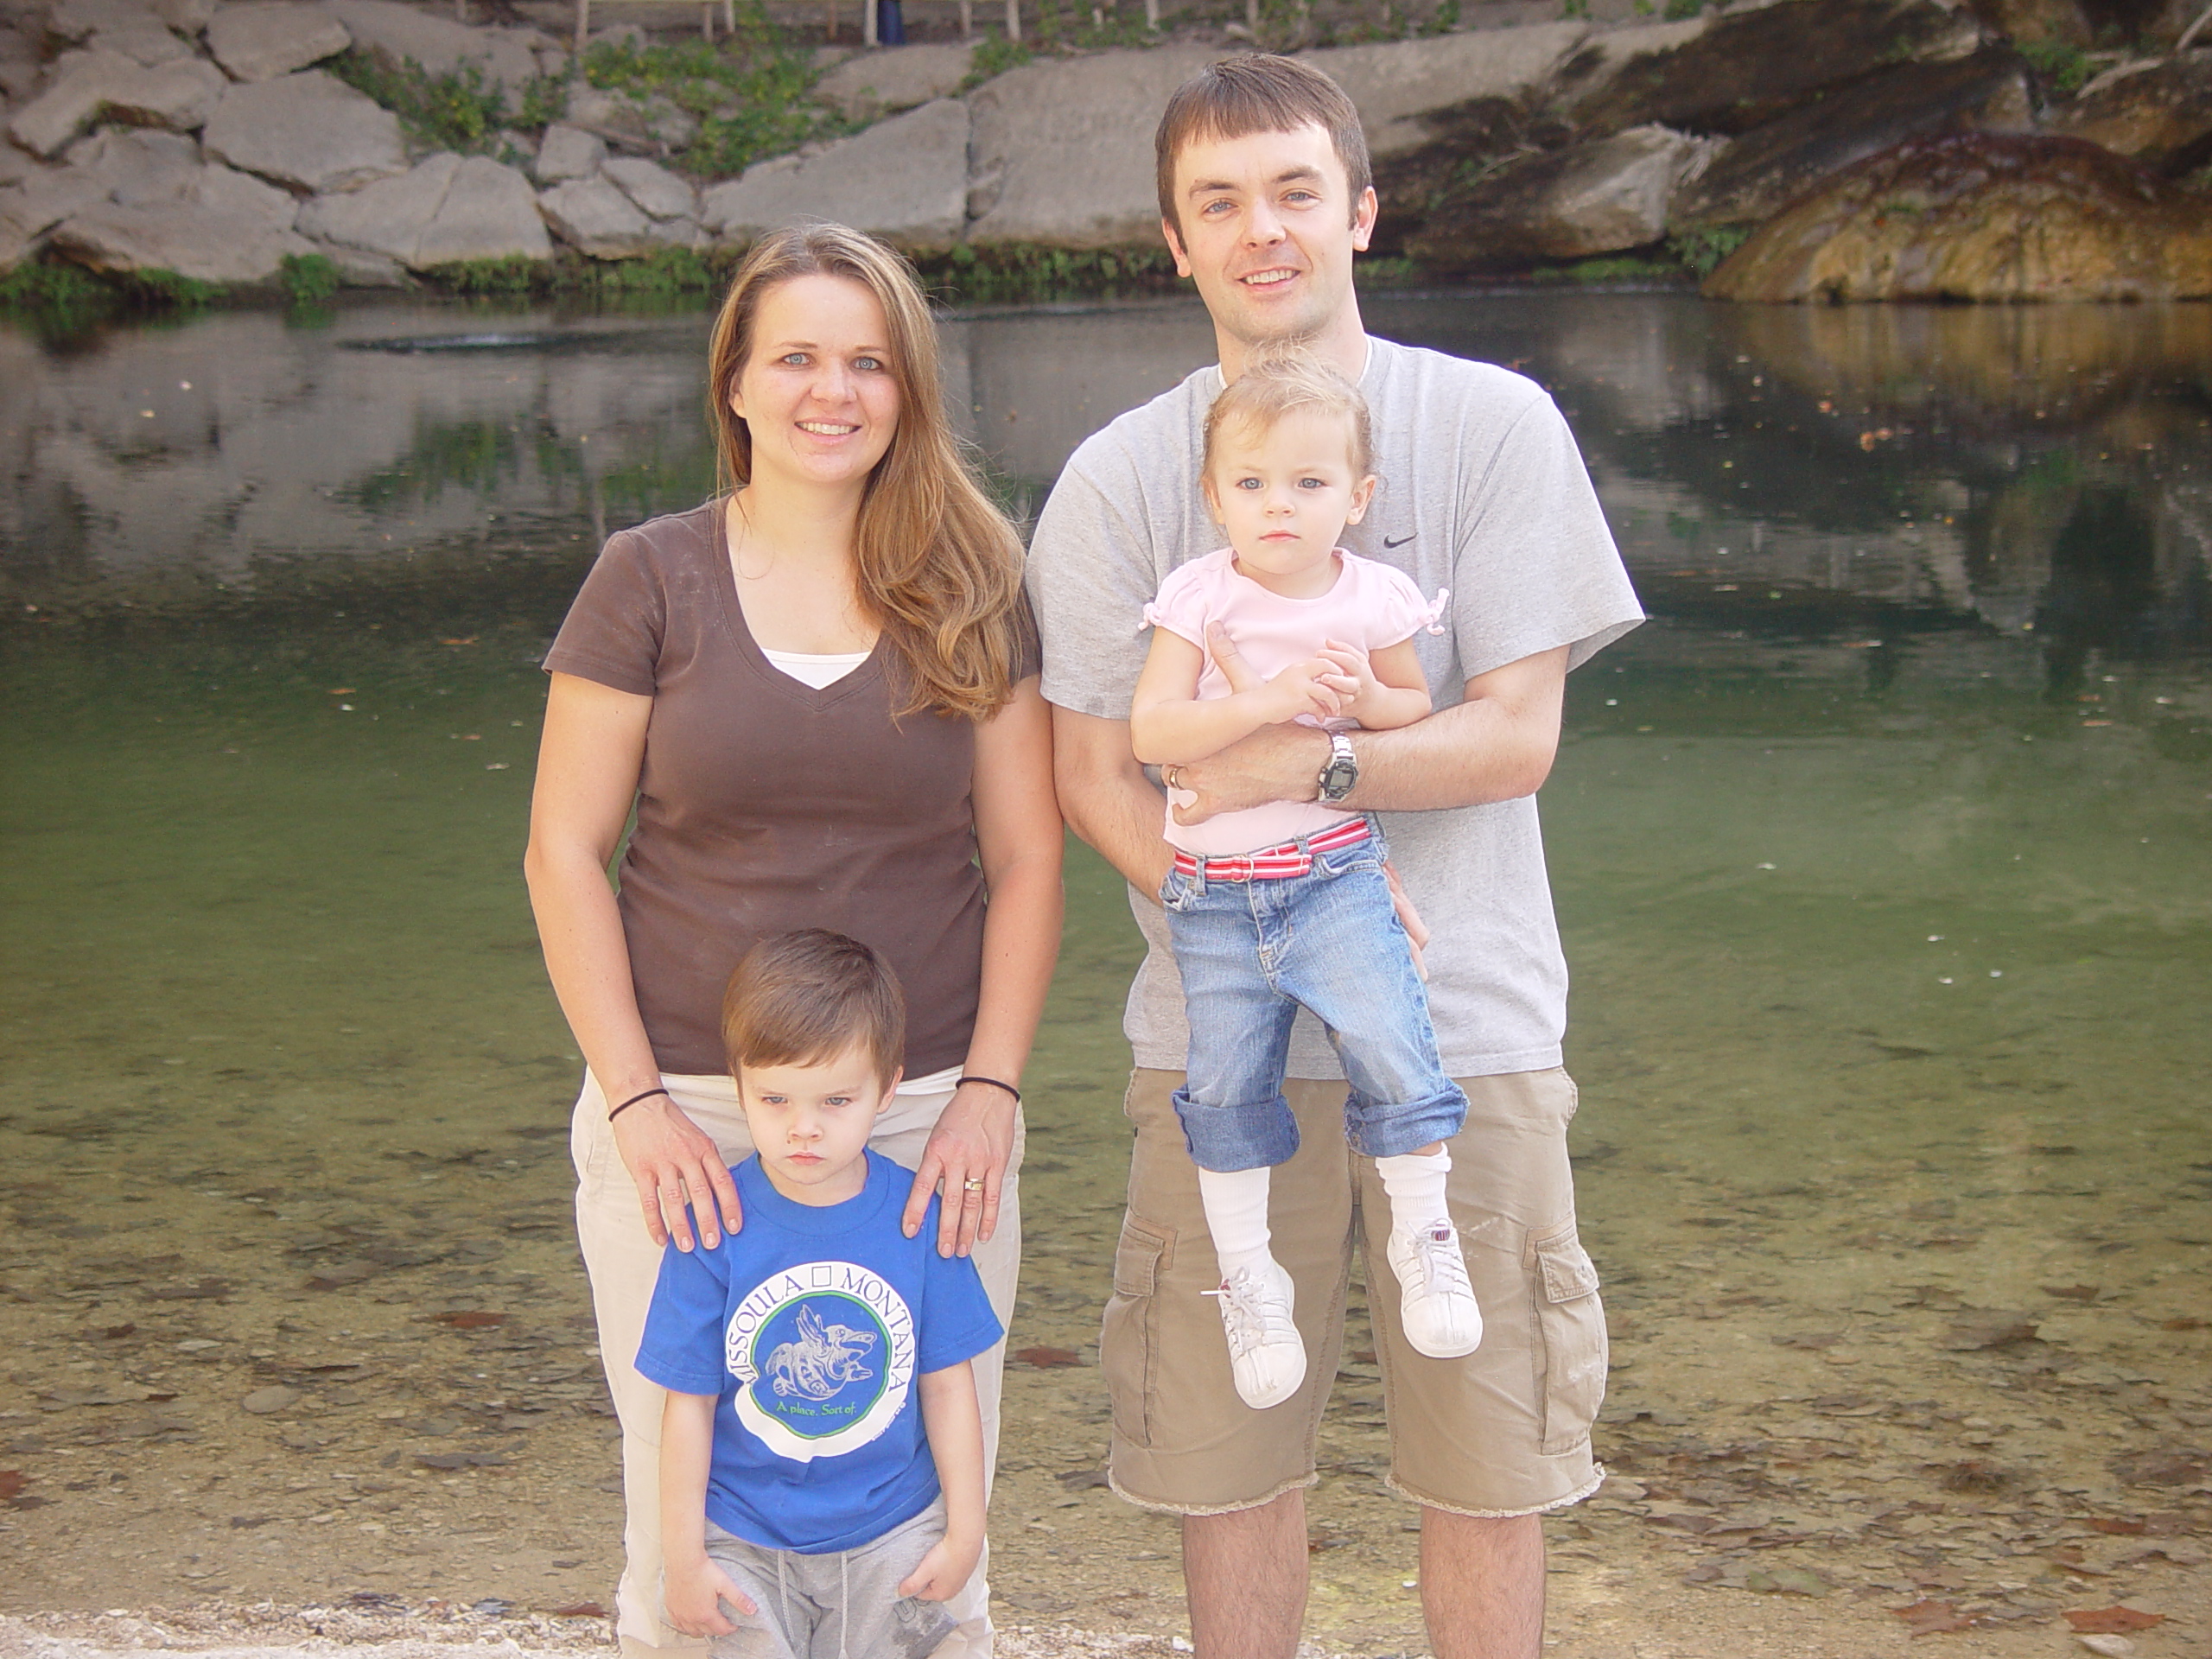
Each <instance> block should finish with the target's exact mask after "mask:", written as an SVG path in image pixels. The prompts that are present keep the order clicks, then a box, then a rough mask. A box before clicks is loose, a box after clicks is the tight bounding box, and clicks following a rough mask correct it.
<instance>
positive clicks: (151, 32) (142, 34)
mask: <svg viewBox="0 0 2212 1659" xmlns="http://www.w3.org/2000/svg"><path fill="white" fill-rule="evenodd" d="M89 44H91V45H93V46H97V47H101V48H105V49H106V50H107V51H110V52H117V53H120V54H122V55H123V56H124V57H126V58H129V59H130V60H131V61H132V62H134V63H143V64H144V65H145V66H146V67H148V68H151V67H154V66H155V65H156V64H161V63H174V62H175V61H176V60H178V59H179V58H188V57H190V56H191V55H192V48H190V47H188V46H187V45H186V44H185V43H184V42H183V41H180V40H179V39H177V37H176V36H175V35H174V34H172V33H170V31H169V29H168V25H167V24H166V23H163V22H162V21H161V20H160V19H159V18H157V17H156V16H153V15H152V14H151V13H148V14H147V15H146V16H143V17H139V18H134V19H132V20H131V21H130V22H128V23H126V24H124V26H123V27H122V28H120V29H100V30H99V31H98V32H97V33H95V34H94V35H92V39H91V41H90V42H89Z"/></svg>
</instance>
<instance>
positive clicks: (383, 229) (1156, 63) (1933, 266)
mask: <svg viewBox="0 0 2212 1659" xmlns="http://www.w3.org/2000/svg"><path fill="white" fill-rule="evenodd" d="M2094 3H2095V4H2101V5H2103V6H2105V7H2106V8H2107V10H2110V9H2111V8H2113V7H2114V6H2119V5H2132V6H2133V10H2131V11H2129V12H2128V13H2127V15H2126V17H2125V18H2120V17H2119V16H2118V14H2117V13H2114V14H2113V16H2105V15H2103V14H2102V13H2098V12H2093V11H2087V10H2082V8H2081V7H2079V6H2077V5H2076V3H2075V0H1981V3H1980V4H1979V6H1978V8H1977V9H1969V8H1968V7H1967V6H1965V5H1958V4H1947V3H1942V0H1771V3H1765V4H1758V3H1748V4H1746V3H1738V4H1736V5H1733V6H1731V7H1727V8H1726V9H1725V10H1724V9H1720V8H1719V7H1713V8H1711V9H1707V10H1700V11H1694V15H1688V16H1683V15H1675V14H1681V13H1684V12H1688V11H1693V8H1694V0H1688V3H1685V0H1670V3H1669V5H1668V7H1667V11H1668V13H1669V14H1670V15H1669V16H1665V17H1659V18H1656V19H1654V18H1652V17H1651V16H1649V10H1650V9H1649V4H1648V3H1646V4H1644V5H1643V7H1642V8H1641V10H1640V14H1639V13H1638V12H1631V13H1630V15H1629V16H1626V17H1625V18H1619V19H1616V20H1614V21H1611V22H1605V21H1597V20H1593V19H1592V17H1591V16H1589V12H1590V7H1589V4H1588V0H1567V3H1566V4H1563V5H1562V6H1561V8H1560V10H1561V11H1562V12H1563V13H1567V14H1574V15H1567V16H1560V17H1558V18H1556V19H1554V20H1551V21H1529V15H1530V12H1531V10H1532V9H1531V8H1530V7H1529V6H1526V5H1522V6H1519V7H1517V8H1515V9H1511V10H1510V11H1507V12H1501V11H1500V10H1499V9H1498V8H1497V7H1491V8H1489V9H1488V10H1485V11H1484V16H1483V21H1484V22H1486V23H1488V24H1490V25H1492V26H1485V27H1478V28H1465V29H1459V30H1457V31H1456V32H1446V33H1441V34H1429V35H1421V36H1420V37H1417V38H1408V39H1398V40H1386V41H1370V42H1368V43H1364V44H1357V45H1344V46H1326V47H1319V48H1310V49H1308V50H1307V51H1306V56H1307V57H1308V58H1309V59H1310V60H1311V61H1313V63H1315V64H1316V65H1318V66H1319V67H1321V68H1323V69H1325V70H1326V71H1327V72H1328V73H1330V74H1331V75H1332V76H1334V77H1335V78H1336V79H1338V81H1339V82H1341V83H1342V84H1343V86H1344V87H1345V89H1346V90H1347V91H1348V92H1350V93H1351V96H1352V98H1353V99H1354V100H1355V101H1356V102H1357V104H1358V105H1359V107H1360V110H1361V112H1362V114H1363V118H1365V121H1366V124H1367V128H1368V131H1369V134H1370V141H1371V143H1372V145H1373V149H1374V152H1375V159H1376V175H1377V183H1378V186H1379V187H1380V188H1381V190H1382V194H1383V202H1384V213H1383V221H1382V224H1381V226H1380V227H1379V232H1378V238H1377V246H1376V252H1377V253H1378V254H1379V255H1381V256H1383V257H1395V258H1397V259H1398V260H1400V261H1401V262H1402V269H1403V270H1407V271H1409V272H1418V273H1420V274H1422V275H1433V276H1437V277H1470V276H1484V277H1488V276H1504V275H1514V274H1519V273H1525V272H1529V271H1531V270H1543V269H1546V268H1558V267H1562V266H1565V267H1569V268H1572V267H1573V266H1575V265H1576V264H1577V263H1578V262H1586V261H1591V260H1597V259H1606V258H1616V257H1630V258H1635V259H1638V260H1641V261H1643V262H1644V263H1643V264H1641V265H1624V266H1621V267H1617V268H1612V269H1614V270H1615V271H1616V274H1624V275H1625V274H1638V273H1640V274H1644V275H1653V274H1664V273H1665V272H1667V271H1670V270H1671V271H1673V272H1675V273H1677V274H1679V273H1681V272H1683V271H1693V272H1700V273H1701V272H1703V271H1706V270H1711V269H1712V268H1713V265H1714V264H1716V263H1718V262H1719V260H1720V259H1721V257H1722V256H1723V255H1725V254H1728V253H1729V252H1730V251H1732V250H1738V251H1735V252H1734V254H1733V257H1732V258H1730V259H1728V261H1727V263H1726V264H1723V265H1721V268H1720V269H1719V270H1718V271H1716V272H1714V273H1713V278H1712V281H1711V283H1710V285H1709V289H1708V291H1709V292H1712V293H1713V294H1715V295H1719V296H1726V297H1731V298H1742V299H1805V298H1825V299H1831V300H1840V299H1877V298H1922V297H1939V298H1960V299H1993V300H2018V299H2024V298H2038V299H2075V298H2177V297H2200V296H2212V254H2208V252H2207V250H2206V248H2205V245H2204V243H2205V237H2206V232H2205V231H2204V229H2203V226H2204V225H2205V224H2206V223H2207V222H2208V221H2212V166H2209V165H2208V163H2212V27H2197V26H2196V25H2197V24H2198V22H2200V21H2201V20H2198V19H2197V18H2196V16H2195V15H2194V10H2193V6H2194V0H2171V3H2168V4H2166V6H2165V9H2164V10H2157V9H2156V7H2157V3H2158V0H2094ZM1500 16H1512V17H1516V18H1518V19H1519V21H1514V22H1499V21H1498V18H1499V17H1500ZM610 32H611V33H615V34H621V33H625V32H626V33H627V34H629V35H632V36H635V35H638V31H637V30H636V29H635V28H634V26H633V25H628V24H624V25H620V26H618V29H616V30H615V31H610ZM1229 33H1230V31H1229V30H1228V29H1211V26H1205V27H1200V26H1195V25H1194V26H1192V27H1191V28H1185V29H1183V30H1182V31H1181V32H1180V33H1179V35H1178V36H1177V37H1175V38H1173V39H1170V40H1167V41H1165V42H1164V43H1162V44H1160V45H1157V46H1154V47H1150V48H1141V49H1117V50H1105V51H1094V52H1085V53H1069V54H1055V55H1048V56H1040V57H1039V58H1037V59H1035V60H1032V61H1028V62H1025V63H1020V64H1019V65H1017V66H1016V67H1012V68H1010V69H1008V70H1007V71H1006V72H1005V73H999V74H997V75H995V76H992V77H990V78H988V79H980V80H979V65H978V60H977V59H976V56H975V54H974V53H973V52H972V51H971V50H970V48H969V47H968V46H966V45H964V44H961V43H957V42H946V43H940V44H931V45H920V46H914V47H909V48H894V49H891V50H887V51H880V52H874V53H870V54H859V55H847V56H842V57H839V56H838V54H821V55H820V56H818V58H817V65H816V67H817V69H818V70H820V71H821V73H819V75H818V79H816V80H815V81H814V84H813V86H812V88H811V92H810V93H807V94H804V96H807V97H810V98H811V99H814V100H816V101H817V104H818V105H819V109H818V111H816V112H815V113H814V115H812V116H810V119H812V120H814V121H815V122H816V124H817V125H823V126H827V127H828V128H829V130H837V131H841V132H842V134H843V136H841V137H836V138H834V139H831V140H829V141H828V142H817V143H809V144H805V145H803V146H802V147H800V148H798V149H794V150H792V151H791V152H790V153H787V154H784V155H779V156H772V158H770V159H766V160H762V161H760V162H756V163H754V164H753V165H751V166H749V167H747V168H744V169H743V170H742V171H741V172H740V173H738V174H736V175H734V176H726V177H713V176H701V175H699V174H698V173H697V172H696V170H686V169H685V168H683V167H681V166H677V165H671V162H681V161H683V159H684V158H686V157H687V156H691V155H693V154H695V152H693V151H689V150H686V149H684V144H685V142H686V140H687V139H688V138H689V137H690V135H691V133H692V132H693V131H695V130H696V127H697V121H696V118H694V117H693V116H691V115H689V114H687V113H685V112H684V111H683V110H682V109H679V108H677V106H676V105H674V104H672V103H671V101H670V100H669V99H667V98H665V97H664V96H661V95H659V94H657V93H655V92H650V91H645V92H639V91H625V90H621V89H620V88H615V89H609V88H607V87H604V86H594V85H592V84H591V82H590V80H589V79H587V78H586V77H585V76H583V75H582V74H580V73H577V65H576V60H575V59H574V58H573V57H572V56H571V54H570V50H569V45H570V43H569V42H567V41H563V40H560V39H556V37H554V36H553V35H549V34H546V33H544V32H543V31H541V30H539V29H534V28H531V27H526V26H520V25H513V24H509V25H503V26H486V27H474V28H472V27H468V26H467V25H464V24H462V23H460V22H454V21H452V20H451V19H449V18H448V17H447V16H444V15H443V14H442V12H441V13H433V12H432V11H430V10H423V9H418V8H416V7H414V6H411V5H408V4H404V3H400V0H245V3H236V4H218V3H216V0H58V3H54V4H52V5H50V6H49V5H46V4H43V3H31V0H4V3H0V130H4V131H5V133H6V135H7V138H8V140H9V141H10V142H9V143H6V144H5V145H0V272H4V271H6V270H11V269H13V268H16V267H17V266H20V265H22V264H26V263H29V262H35V261H41V260H55V259H61V260H68V261H73V262H75V263H76V264H80V265H83V266H86V267H89V268H91V269H92V270H99V271H105V272H118V273H127V272H138V273H146V272H165V273H170V274H173V275H174V276H175V277H182V278H187V279H189V280H191V281H194V282H198V283H216V284H226V285H236V286H248V287H251V286H256V285H273V284H274V283H277V281H278V280H279V278H280V277H281V276H282V274H283V272H284V270H286V268H287V262H288V261H291V262H298V261H302V260H306V259H308V258H310V257H315V256H320V257H321V259H323V260H327V261H328V262H329V268H328V270H324V271H322V274H323V276H324V277H325V278H326V279H328V278H330V277H335V278H336V279H338V280H341V281H343V282H345V283H352V284H357V285H405V284H408V283H412V282H414V281H416V280H418V279H419V278H421V277H423V276H424V275H426V274H445V275H450V274H451V272H452V271H453V269H454V268H456V267H467V266H469V265H471V264H474V263H477V262H485V261H522V262H544V261H550V260H554V259H556V258H568V259H571V260H582V261H591V262H608V261H620V260H627V259H634V258H638V257H644V256H647V255H651V254H653V253H654V252H656V251H658V250H664V249H671V248H674V249H689V250H693V251H713V250H715V249H734V248H736V247H739V246H741V245H743V244H744V243H746V242H747V240H748V239H750V238H753V236H755V235H757V234H758V233H759V232H760V231H761V230H762V229H764V228H766V227H767V226H773V225H775V224H778V223H780V222H783V221H785V220H786V219H790V218H792V217H794V216H797V215H800V214H817V215H821V216H823V217H827V218H832V219H843V220H846V221H848V222H850V223H853V224H855V225H858V226H861V227H863V228H865V229H868V230H870V231H873V232H876V233H878V234H880V235H882V236H884V237H886V238H888V239H890V240H892V241H893V242H895V243H897V244H899V245H901V246H903V247H905V248H906V249H908V250H910V251H913V252H915V253H917V254H921V255H944V254H948V253H957V251H960V250H963V249H965V250H968V251H973V252H976V253H988V252H991V251H1007V250H1023V249H1047V250H1064V251H1068V250H1074V251H1081V250H1090V251H1098V250H1106V251H1113V250H1122V249H1156V248H1157V246H1158V228H1157V209H1156V207H1155V205H1154V193H1153V181H1152V156H1151V131H1152V126H1153V123H1154V119H1155V118H1156V116H1157V112H1158V111H1159V109H1160V104H1161V102H1162V100H1163V99H1165V97H1166V93H1167V92H1168V91H1169V89H1170V88H1172V87H1173V86H1174V85H1175V84H1176V83H1177V82H1179V80H1181V79H1183V78H1184V77H1185V76H1186V75H1187V74H1189V73H1191V72H1192V70H1193V69H1194V68H1196V67H1198V66H1199V65H1200V64H1202V63H1204V62H1205V61H1207V60H1209V59H1211V58H1212V57H1215V56H1218V55H1220V54H1222V53H1223V52H1224V51H1225V50H1232V49H1245V48H1243V46H1242V45H1240V44H1238V43H1237V42H1236V41H1232V40H1230V38H1229ZM2101 39H2102V40H2107V41H2120V40H2124V41H2126V42H2128V43H2127V44H2126V45H2125V46H2121V47H2114V48H2110V49H2107V50H2104V51H2101V52H2100V51H2097V50H2094V49H2093V48H2094V45H2095V43H2096V41H2099V40H2101ZM362 63H368V64H372V65H376V66H380V67H381V68H382V69H383V70H384V71H385V72H387V73H389V74H390V75H391V76H393V77H396V78H403V79H404V78H405V77H410V76H411V77H414V78H415V79H416V81H417V82H418V83H420V82H422V81H423V80H425V79H433V78H436V77H441V76H443V77H457V78H464V79H466V81H467V84H468V85H469V86H473V87H477V88H482V89H487V90H493V91H497V92H499V93H500V94H501V95H502V96H503V98H504V100H505V108H507V109H508V110H510V111H513V110H517V109H521V110H524V111H533V112H534V116H535V124H534V125H515V126H510V127H505V128H501V129H499V130H496V131H491V132H487V133H485V134H483V135H482V136H481V138H480V141H479V142H477V143H474V144H473V145H471V146H470V153H462V152H461V151H459V150H456V149H441V148H437V147H435V146H434V145H432V144H429V143H426V142H425V141H423V139H422V138H421V137H420V136H419V133H418V131H417V130H416V129H410V127H408V126H406V125H404V124H403V122H402V119H401V117H400V114H399V113H398V112H397V111H395V110H394V109H393V108H390V107H386V106H385V105H384V104H380V103H379V102H378V101H377V100H376V99H373V98H372V97H371V96H369V95H368V94H367V93H366V92H363V91H361V90H358V89H357V88H358V86H359V84H364V82H363V76H362V75H361V74H360V73H351V74H349V75H348V76H346V78H343V79H341V78H340V75H339V74H335V73H331V71H332V69H333V68H334V67H345V66H347V65H354V66H358V65H359V64H362ZM855 129H857V130H855ZM1931 168H1932V169H1933V171H1932V172H1931V171H1930V169H1931ZM1739 245H1740V248H1739ZM295 268H296V267H295ZM316 269H318V270H321V267H317V268H316ZM1584 274H1588V273H1587V272H1585V273H1584Z"/></svg>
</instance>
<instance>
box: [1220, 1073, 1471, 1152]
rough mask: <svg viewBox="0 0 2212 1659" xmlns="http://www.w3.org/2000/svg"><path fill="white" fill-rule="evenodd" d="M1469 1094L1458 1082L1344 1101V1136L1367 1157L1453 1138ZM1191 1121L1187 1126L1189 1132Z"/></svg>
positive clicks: (1460, 1125)
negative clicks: (1386, 1098) (1383, 1102)
mask: <svg viewBox="0 0 2212 1659" xmlns="http://www.w3.org/2000/svg"><path fill="white" fill-rule="evenodd" d="M1466 1123H1467V1096H1465V1094H1464V1093H1462V1092H1461V1091H1460V1090H1459V1087H1458V1086H1457V1085H1456V1084H1455V1085H1454V1086H1453V1087H1452V1089H1450V1090H1447V1091H1446V1092H1444V1093H1441V1094H1436V1095H1432V1096H1429V1097H1428V1098H1427V1100H1420V1101H1414V1102H1413V1103H1410V1104H1408V1105H1404V1106H1377V1105H1375V1104H1373V1103H1369V1104H1368V1105H1367V1106H1366V1108H1365V1109H1360V1107H1359V1103H1358V1102H1357V1101H1356V1100H1348V1101H1346V1102H1345V1103H1344V1139H1345V1140H1346V1141H1350V1142H1351V1149H1352V1150H1353V1151H1354V1152H1356V1153H1357V1154H1360V1156H1362V1157H1363V1158H1397V1157H1402V1156H1403V1155H1404V1154H1407V1153H1409V1152H1418V1151H1420V1150H1421V1148H1422V1147H1425V1146H1427V1145H1428V1144H1429V1143H1430V1142H1431V1141H1449V1140H1450V1139H1451V1138H1452V1136H1453V1135H1457V1134H1459V1131H1460V1130H1461V1129H1463V1128H1465V1127H1466ZM1189 1132H1190V1129H1189V1125H1188V1123H1187V1122H1186V1123H1185V1126H1184V1133H1185V1135H1188V1134H1189Z"/></svg>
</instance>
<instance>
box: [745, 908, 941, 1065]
mask: <svg viewBox="0 0 2212 1659" xmlns="http://www.w3.org/2000/svg"><path fill="white" fill-rule="evenodd" d="M856 1045H857V1046H859V1047H860V1048H861V1051H862V1052H865V1053H866V1054H867V1056H868V1059H869V1060H870V1061H871V1062H872V1063H873V1064H874V1067H875V1073H876V1076H877V1077H880V1078H883V1079H885V1080H886V1081H888V1080H889V1079H890V1077H891V1075H892V1074H893V1072H895V1071H898V1070H899V1066H900V1065H901V1064H902V1063H903V1062H904V1060H905V1058H906V995H905V994H904V993H903V992H901V991H900V990H899V976H897V975H896V974H894V973H893V972H892V971H891V965H890V964H889V963H887V962H885V961H884V959H883V958H882V957H880V956H878V955H877V954H876V953H875V952H874V951H873V950H869V949H868V946H866V945H864V944H861V942H860V941H859V940H858V939H849V938H846V937H845V936H844V935H843V934H842V933H832V932H829V931H828V930H827V929H824V928H819V927H808V928H802V929H800V930H799V931H798V932H796V933H779V934H775V935H773V936H772V937H771V938H765V939H763V940H761V941H760V944H756V945H754V946H753V948H752V949H751V950H748V951H747V952H746V953H745V957H744V960H742V961H741V962H740V963H738V964H737V971H736V972H735V973H734V974H732V975H731V976H729V988H728V990H727V991H725V992H723V994H722V1046H723V1047H724V1048H725V1049H726V1050H728V1054H729V1069H730V1071H732V1072H733V1073H735V1072H738V1071H743V1070H744V1069H745V1068H746V1067H747V1066H748V1065H817V1064H819V1063H820V1062H822V1061H824V1060H829V1059H835V1058H836V1057H837V1056H838V1055H840V1054H842V1053H843V1052H845V1051H846V1050H847V1049H849V1048H851V1047H854V1046H856Z"/></svg>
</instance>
